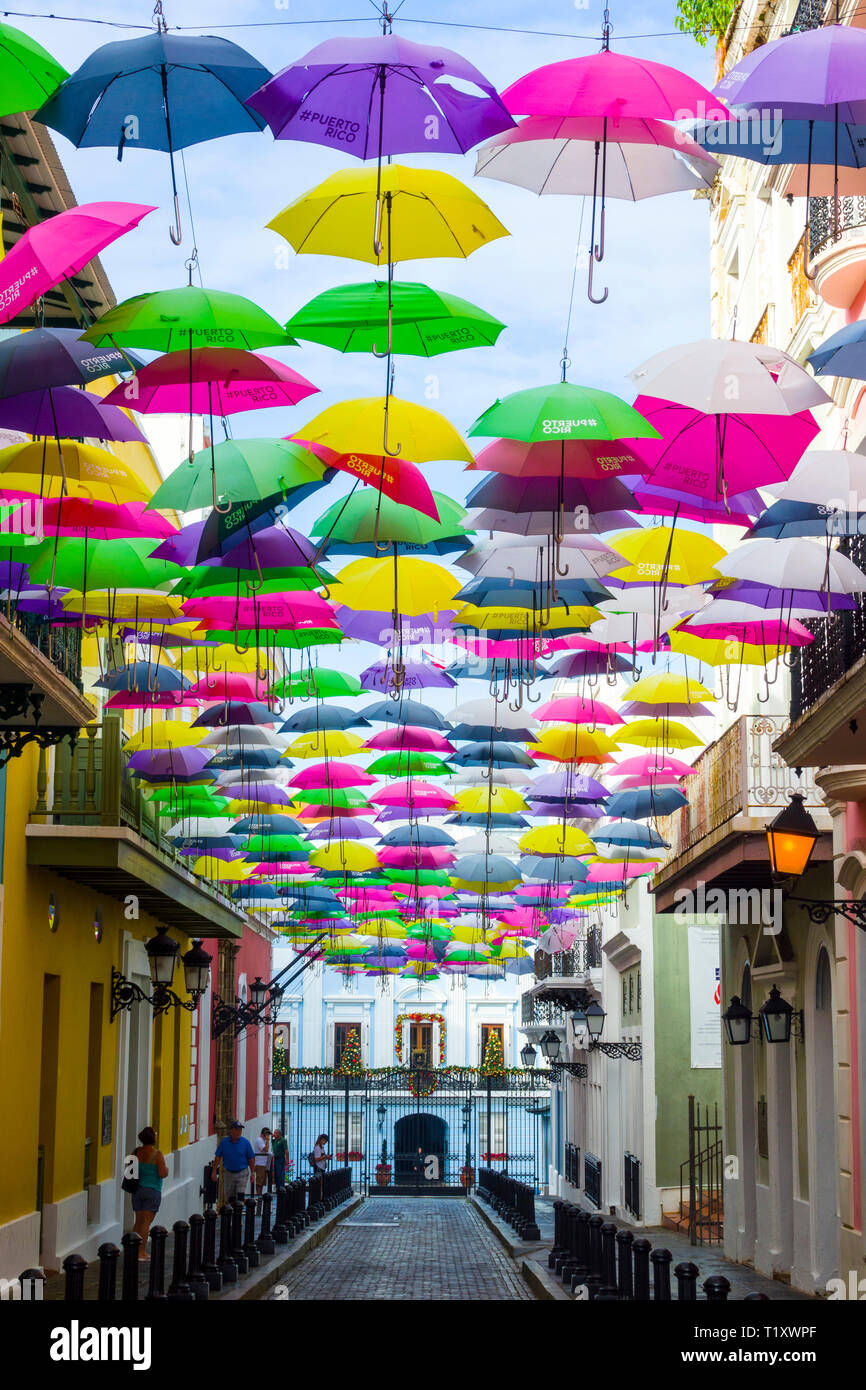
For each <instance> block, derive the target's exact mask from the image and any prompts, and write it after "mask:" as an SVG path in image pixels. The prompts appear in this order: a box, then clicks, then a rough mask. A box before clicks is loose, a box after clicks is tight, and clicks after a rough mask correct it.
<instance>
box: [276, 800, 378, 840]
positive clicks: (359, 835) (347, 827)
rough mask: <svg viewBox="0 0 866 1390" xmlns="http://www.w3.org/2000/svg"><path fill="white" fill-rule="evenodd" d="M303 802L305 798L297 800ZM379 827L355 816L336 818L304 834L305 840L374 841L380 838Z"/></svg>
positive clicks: (323, 822) (315, 826)
mask: <svg viewBox="0 0 866 1390" xmlns="http://www.w3.org/2000/svg"><path fill="white" fill-rule="evenodd" d="M296 799H297V800H298V801H303V796H302V795H300V796H298V797H297V798H296ZM379 834H380V831H379V827H378V826H377V825H374V824H373V822H372V821H371V820H356V819H355V818H354V817H353V816H334V818H333V820H326V821H322V822H320V824H319V825H314V826H312V827H311V829H309V830H307V831H306V832H305V834H304V839H305V840H372V839H376V838H378V836H379Z"/></svg>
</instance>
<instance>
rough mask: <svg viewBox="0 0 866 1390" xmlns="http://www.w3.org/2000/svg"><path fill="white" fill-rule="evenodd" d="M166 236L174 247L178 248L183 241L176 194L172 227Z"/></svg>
mask: <svg viewBox="0 0 866 1390" xmlns="http://www.w3.org/2000/svg"><path fill="white" fill-rule="evenodd" d="M168 234H169V236H170V237H171V239H172V241H173V242H174V244H175V246H180V243H181V242H182V241H183V228H182V227H181V223H180V198H179V197H178V196H177V194H176V193H175V195H174V226H173V227H169V229H168Z"/></svg>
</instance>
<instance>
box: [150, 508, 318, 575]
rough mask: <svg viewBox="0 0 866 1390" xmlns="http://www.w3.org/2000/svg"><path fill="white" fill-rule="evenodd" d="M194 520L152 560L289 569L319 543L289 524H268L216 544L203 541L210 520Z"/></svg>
mask: <svg viewBox="0 0 866 1390" xmlns="http://www.w3.org/2000/svg"><path fill="white" fill-rule="evenodd" d="M208 520H209V518H206V519H205V520H204V521H194V522H192V523H191V524H190V525H189V526H184V527H182V528H181V530H180V531H178V533H177V535H175V536H169V537H168V539H167V540H164V541H163V542H162V543H161V544H160V545H158V546H157V548H156V550H153V551H151V559H153V560H174V561H175V563H176V564H178V565H201V564H211V565H219V566H223V567H225V568H231V569H248V570H254V569H259V568H261V569H289V568H292V567H296V566H303V565H307V564H309V563H310V561H311V560H312V558H313V556H314V555H315V553H316V547H315V546H314V545H313V543H312V541H308V540H307V538H306V536H302V535H301V533H300V531H293V530H292V528H291V527H290V526H266V527H263V529H262V530H261V531H256V532H255V533H252V534H251V533H250V532H249V530H248V529H247V528H246V527H245V528H244V531H243V532H242V533H241V534H239V535H237V536H232V537H230V538H229V539H228V540H225V541H223V542H222V543H219V542H218V543H217V544H215V545H208V544H206V543H203V537H202V533H203V531H204V528H205V526H206V525H207V521H208Z"/></svg>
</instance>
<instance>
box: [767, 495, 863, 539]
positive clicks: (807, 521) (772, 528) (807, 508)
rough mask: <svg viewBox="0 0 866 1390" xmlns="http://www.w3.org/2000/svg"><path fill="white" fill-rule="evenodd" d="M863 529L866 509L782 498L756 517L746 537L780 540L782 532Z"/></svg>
mask: <svg viewBox="0 0 866 1390" xmlns="http://www.w3.org/2000/svg"><path fill="white" fill-rule="evenodd" d="M864 533H866V512H830V511H828V509H827V508H826V507H820V506H818V505H817V504H816V503H813V502H789V501H786V500H782V501H780V502H774V503H773V504H772V506H770V507H768V508H767V510H766V511H765V512H764V513H763V514H762V515H761V516H759V517H758V520H757V521H756V522H755V523H754V525H753V526H752V528H751V530H750V531H749V532H748V533H747V535H746V537H745V539H746V540H751V539H754V538H756V537H758V536H764V537H767V538H769V539H771V540H779V539H780V537H784V536H862V535H863V534H864Z"/></svg>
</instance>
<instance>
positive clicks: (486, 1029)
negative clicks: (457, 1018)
mask: <svg viewBox="0 0 866 1390" xmlns="http://www.w3.org/2000/svg"><path fill="white" fill-rule="evenodd" d="M494 1033H498V1034H499V1045H500V1047H501V1048H502V1059H503V1064H504V1061H505V1024H504V1023H482V1025H481V1056H480V1059H479V1065H480V1066H483V1065H484V1058H485V1057H486V1056H487V1044H488V1042H489V1041H490V1038H491V1036H492V1035H493V1034H494Z"/></svg>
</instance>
